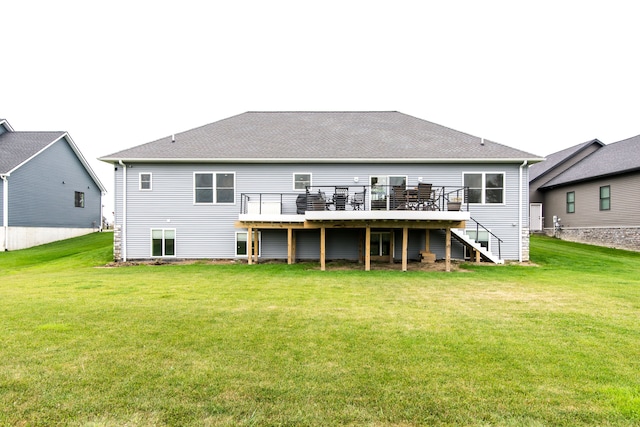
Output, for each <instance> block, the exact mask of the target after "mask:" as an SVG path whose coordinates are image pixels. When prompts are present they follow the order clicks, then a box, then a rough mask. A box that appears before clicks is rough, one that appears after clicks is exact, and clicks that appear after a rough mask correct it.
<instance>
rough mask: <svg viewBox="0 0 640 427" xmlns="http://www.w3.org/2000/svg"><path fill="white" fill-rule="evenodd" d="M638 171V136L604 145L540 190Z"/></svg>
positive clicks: (639, 149) (639, 158)
mask: <svg viewBox="0 0 640 427" xmlns="http://www.w3.org/2000/svg"><path fill="white" fill-rule="evenodd" d="M637 170H640V135H638V136H634V137H632V138H629V139H625V140H622V141H619V142H614V143H613V144H609V145H605V146H604V147H602V148H600V149H599V150H597V151H595V152H594V153H592V154H590V155H589V156H588V157H585V158H584V159H582V160H581V161H579V162H578V163H576V164H575V165H574V166H572V167H571V168H569V169H567V170H566V171H564V172H563V173H561V174H560V175H558V176H557V177H555V178H554V179H552V180H551V181H549V182H547V183H546V184H545V185H544V186H542V187H541V188H552V187H557V186H559V185H564V184H569V183H573V182H577V181H584V180H589V179H595V178H600V177H603V176H609V175H618V174H622V173H626V172H632V171H637Z"/></svg>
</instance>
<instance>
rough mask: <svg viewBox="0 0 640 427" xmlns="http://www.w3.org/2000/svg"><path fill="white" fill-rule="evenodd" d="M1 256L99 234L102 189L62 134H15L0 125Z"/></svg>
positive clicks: (67, 137) (0, 123)
mask: <svg viewBox="0 0 640 427" xmlns="http://www.w3.org/2000/svg"><path fill="white" fill-rule="evenodd" d="M0 180H1V181H0V224H1V225H2V228H1V229H0V250H2V251H7V250H15V249H23V248H28V247H31V246H36V245H40V244H44V243H48V242H52V241H55V240H61V239H66V238H70V237H74V236H79V235H82V234H86V233H90V232H92V231H95V230H99V229H100V228H101V224H102V195H103V193H104V192H105V188H104V186H103V185H102V183H101V182H100V180H99V179H98V177H97V176H96V175H95V173H94V172H93V170H92V169H91V167H90V166H89V164H88V163H87V161H86V160H85V158H84V157H83V156H82V153H80V150H79V149H78V147H77V146H76V144H75V143H74V142H73V140H72V139H71V137H70V136H69V134H68V133H67V132H18V131H15V130H13V128H12V127H11V126H10V125H9V123H8V122H7V120H5V119H0Z"/></svg>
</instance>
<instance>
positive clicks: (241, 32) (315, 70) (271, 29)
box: [0, 0, 640, 199]
mask: <svg viewBox="0 0 640 427" xmlns="http://www.w3.org/2000/svg"><path fill="white" fill-rule="evenodd" d="M636 3H637V2H634V1H616V0H607V1H597V2H596V1H562V0H557V1H546V0H544V1H535V2H524V1H491V0H488V1H487V0H485V1H403V0H393V1H384V2H383V1H375V0H368V1H349V0H341V1H333V0H322V1H304V0H296V1H278V0H269V1H266V0H263V1H253V0H249V1H242V0H240V1H232V0H226V1H221V2H214V1H191V0H180V1H173V2H167V1H153V2H152V1H135V0H128V1H120V0H116V1H113V0H112V1H109V2H92V1H65V0H57V1H29V0H8V1H5V2H3V5H2V9H1V13H2V20H1V23H0V40H1V41H2V43H1V46H2V58H3V61H2V63H3V65H2V67H1V68H0V76H1V79H0V84H1V85H2V88H1V90H0V118H6V119H7V120H8V121H9V123H10V124H11V125H12V127H13V128H14V129H15V130H17V131H23V130H24V131H27V130H29V131H35V130H38V131H45V130H47V131H48V130H63V131H68V132H69V133H70V135H71V137H72V138H73V140H74V141H75V143H76V144H77V145H78V146H79V148H80V150H81V151H82V152H83V154H84V155H85V157H86V158H87V159H88V160H89V161H90V163H91V165H92V167H93V168H94V170H95V171H96V173H97V174H98V176H99V177H100V179H101V180H102V182H103V184H105V186H106V187H107V188H108V190H109V191H111V190H112V182H113V176H112V170H111V166H109V165H107V164H104V163H102V162H99V161H98V160H96V158H97V157H100V156H104V155H107V154H111V153H113V152H116V151H119V150H121V149H125V148H129V147H133V146H136V145H139V144H143V143H146V142H149V141H153V140H155V139H158V138H161V137H164V136H167V135H171V134H172V133H178V132H182V131H185V130H188V129H192V128H194V127H198V126H201V125H204V124H207V123H211V122H214V121H217V120H220V119H224V118H226V117H229V116H232V115H236V114H239V113H242V112H245V111H282V110H287V111H296V110H307V111H315V110H318V111H333V110H339V111H345V110H347V111H350V110H366V111H374V110H384V111H389V110H393V111H400V112H403V113H406V114H410V115H413V116H416V117H419V118H422V119H425V120H429V121H431V122H435V123H438V124H441V125H445V126H448V127H451V128H453V129H456V130H459V131H462V132H466V133H469V134H472V135H475V136H478V137H483V138H486V139H489V140H492V141H496V142H499V143H502V144H505V145H509V146H512V147H516V148H519V149H522V150H525V151H528V152H530V153H533V154H536V155H540V156H544V155H547V154H550V153H552V152H555V151H558V150H560V149H563V148H567V147H569V146H572V145H575V144H578V143H581V142H584V141H587V140H590V139H593V138H598V139H600V140H601V141H602V142H604V143H606V144H608V143H612V142H615V141H619V140H622V139H626V138H629V137H631V136H635V135H638V134H640V121H639V120H638V111H637V110H636V108H637V107H634V105H637V104H638V101H639V100H640V93H639V92H640V84H639V81H640V60H639V59H638V50H639V49H638V44H639V43H638V42H639V41H640V34H639V28H640V27H639V26H638V24H637V20H638V16H639V12H640V5H638V6H636ZM107 197H108V198H109V199H110V198H112V197H113V195H112V194H110V195H109V196H107Z"/></svg>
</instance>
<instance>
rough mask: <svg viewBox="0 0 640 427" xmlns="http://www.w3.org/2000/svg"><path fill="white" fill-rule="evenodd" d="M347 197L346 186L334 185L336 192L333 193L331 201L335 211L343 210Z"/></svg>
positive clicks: (347, 189) (347, 190)
mask: <svg viewBox="0 0 640 427" xmlns="http://www.w3.org/2000/svg"><path fill="white" fill-rule="evenodd" d="M348 198H349V188H348V187H336V192H335V193H334V194H333V203H334V205H335V207H336V210H337V211H343V210H345V207H346V205H347V199H348Z"/></svg>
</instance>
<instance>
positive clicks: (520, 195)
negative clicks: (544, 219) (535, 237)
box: [518, 160, 528, 262]
mask: <svg viewBox="0 0 640 427" xmlns="http://www.w3.org/2000/svg"><path fill="white" fill-rule="evenodd" d="M527 163H528V161H527V160H525V161H524V162H522V164H521V165H520V170H519V177H520V179H519V181H520V184H519V188H520V191H519V192H518V261H519V262H522V211H523V209H522V199H523V194H522V193H523V189H522V179H523V176H524V173H523V171H524V168H525V167H526V166H527ZM527 191H528V186H527Z"/></svg>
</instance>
